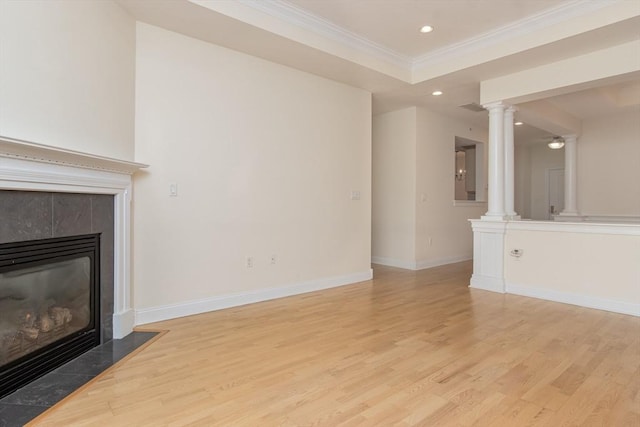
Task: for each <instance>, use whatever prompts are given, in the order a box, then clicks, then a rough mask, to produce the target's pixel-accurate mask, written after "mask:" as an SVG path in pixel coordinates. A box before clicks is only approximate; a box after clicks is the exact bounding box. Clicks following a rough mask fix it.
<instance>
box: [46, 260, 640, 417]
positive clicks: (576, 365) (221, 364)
mask: <svg viewBox="0 0 640 427" xmlns="http://www.w3.org/2000/svg"><path fill="white" fill-rule="evenodd" d="M470 275H471V264H470V263H460V264H453V265H449V266H444V267H438V268H434V269H429V270H423V271H419V272H410V271H404V270H398V269H393V268H388V267H376V268H375V272H374V277H375V278H374V280H372V281H368V282H363V283H359V284H355V285H350V286H344V287H340V288H334V289H330V290H326V291H321V292H315V293H311V294H305V295H300V296H295V297H290V298H285V299H280V300H274V301H268V302H264V303H259V304H253V305H249V306H244V307H238V308H233V309H228V310H223V311H218V312H212V313H207V314H202V315H198V316H191V317H187V318H182V319H176V320H172V321H167V322H162V323H157V324H154V325H148V326H147V327H146V328H147V329H164V330H168V331H169V332H168V333H166V334H165V335H164V336H162V337H161V338H159V339H158V340H157V341H155V342H154V343H152V344H151V345H149V346H148V347H146V348H145V349H143V350H142V351H140V352H139V353H137V354H136V355H134V356H133V357H131V358H129V359H127V360H126V361H124V362H123V363H121V364H119V365H116V366H115V367H114V368H112V369H111V370H110V371H108V372H107V373H105V374H103V375H102V376H101V377H100V378H98V379H97V380H96V381H94V382H93V383H92V384H90V385H88V386H87V387H85V388H84V389H82V390H80V391H79V392H78V393H76V394H75V395H74V396H73V397H71V398H70V399H67V400H66V401H64V402H63V403H62V404H60V405H58V406H56V407H54V408H53V409H52V410H51V411H49V412H48V413H45V414H44V415H43V416H41V417H40V418H38V419H37V420H36V421H35V422H34V425H39V426H68V425H91V426H94V425H104V426H134V425H140V426H163V425H171V426H182V425H197V426H393V425H399V426H413V425H424V426H440V425H442V426H470V425H480V426H526V425H535V426H553V427H556V426H565V425H566V426H569V425H594V426H596V425H598V426H636V427H637V426H640V319H639V318H634V317H631V316H625V315H621V314H614V313H609V312H605V311H598V310H591V309H585V308H579V307H575V306H571V305H564V304H557V303H552V302H546V301H541V300H536V299H531V298H525V297H518V296H514V295H500V294H496V293H491V292H485V291H478V290H472V289H469V288H468V287H467V285H468V283H469V277H470ZM603 286H606V284H603Z"/></svg>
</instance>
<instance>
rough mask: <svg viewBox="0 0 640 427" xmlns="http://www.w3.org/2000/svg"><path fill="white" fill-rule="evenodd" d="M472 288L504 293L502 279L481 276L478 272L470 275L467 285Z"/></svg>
mask: <svg viewBox="0 0 640 427" xmlns="http://www.w3.org/2000/svg"><path fill="white" fill-rule="evenodd" d="M469 287H470V288H473V289H482V290H484V291H491V292H498V293H501V294H504V292H505V286H504V279H498V278H495V277H490V276H482V275H480V274H475V273H474V274H472V275H471V283H470V285H469Z"/></svg>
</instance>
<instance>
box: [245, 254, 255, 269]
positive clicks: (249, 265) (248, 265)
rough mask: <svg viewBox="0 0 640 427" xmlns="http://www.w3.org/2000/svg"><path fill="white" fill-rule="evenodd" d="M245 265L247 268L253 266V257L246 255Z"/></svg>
mask: <svg viewBox="0 0 640 427" xmlns="http://www.w3.org/2000/svg"><path fill="white" fill-rule="evenodd" d="M246 265H247V268H253V257H251V256H248V257H247V263H246Z"/></svg>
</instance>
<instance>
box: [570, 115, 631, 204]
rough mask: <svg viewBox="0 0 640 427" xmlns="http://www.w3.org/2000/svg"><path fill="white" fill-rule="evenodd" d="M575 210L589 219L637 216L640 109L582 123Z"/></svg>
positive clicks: (579, 140) (579, 139)
mask: <svg viewBox="0 0 640 427" xmlns="http://www.w3.org/2000/svg"><path fill="white" fill-rule="evenodd" d="M578 208H579V209H580V212H581V213H583V214H591V215H635V216H639V215H640V109H638V108H635V109H634V110H633V111H629V112H627V113H625V114H617V115H613V116H608V117H601V118H595V119H590V120H585V121H584V122H583V131H582V135H581V136H580V137H579V138H578Z"/></svg>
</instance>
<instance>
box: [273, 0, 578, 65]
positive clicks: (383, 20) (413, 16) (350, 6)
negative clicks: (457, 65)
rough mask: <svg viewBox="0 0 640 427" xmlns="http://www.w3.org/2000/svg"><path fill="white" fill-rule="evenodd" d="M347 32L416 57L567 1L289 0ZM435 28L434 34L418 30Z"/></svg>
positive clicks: (288, 0) (287, 0)
mask: <svg viewBox="0 0 640 427" xmlns="http://www.w3.org/2000/svg"><path fill="white" fill-rule="evenodd" d="M286 2H287V3H289V4H291V5H294V6H296V7H299V8H300V9H303V10H305V11H307V12H309V13H311V14H314V15H316V16H318V17H321V18H322V19H325V20H327V21H329V22H331V23H333V24H335V25H337V26H340V27H342V28H344V29H346V30H347V31H350V32H352V33H354V34H357V35H360V36H362V37H364V38H366V39H367V40H370V41H372V42H374V43H376V44H379V45H381V46H384V47H386V48H388V49H391V50H393V51H395V52H397V53H399V54H401V55H404V56H407V57H410V58H413V57H419V56H421V55H424V54H427V53H428V52H431V51H435V50H438V49H443V48H446V47H447V46H451V45H454V44H456V43H460V42H461V41H463V40H468V39H472V38H474V37H477V36H478V35H481V34H487V33H490V32H491V31H494V30H496V29H497V28H501V27H505V26H508V25H510V24H512V23H513V22H516V21H520V20H522V19H524V18H527V17H530V16H532V15H535V14H539V13H541V12H543V11H545V10H548V9H550V8H554V7H558V6H559V5H562V4H563V3H567V2H566V0H518V1H513V0H428V1H424V0H423V1H420V0H286ZM427 24H428V25H431V26H432V27H434V28H435V31H433V32H431V33H428V34H423V33H420V32H419V29H420V28H421V27H422V26H424V25H427Z"/></svg>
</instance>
